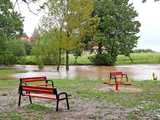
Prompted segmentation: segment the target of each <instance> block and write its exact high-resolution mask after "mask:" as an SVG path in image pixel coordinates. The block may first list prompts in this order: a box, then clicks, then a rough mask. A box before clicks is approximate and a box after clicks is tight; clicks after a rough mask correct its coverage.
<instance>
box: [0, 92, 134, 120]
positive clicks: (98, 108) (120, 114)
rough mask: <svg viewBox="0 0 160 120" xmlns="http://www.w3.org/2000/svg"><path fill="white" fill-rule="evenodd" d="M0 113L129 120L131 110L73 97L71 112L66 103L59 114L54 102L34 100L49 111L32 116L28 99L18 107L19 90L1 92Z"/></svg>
mask: <svg viewBox="0 0 160 120" xmlns="http://www.w3.org/2000/svg"><path fill="white" fill-rule="evenodd" d="M0 98H1V99H0V113H6V112H17V113H18V114H20V115H21V114H22V116H27V117H31V118H32V117H33V118H34V117H35V116H36V115H37V116H39V115H38V114H41V116H42V118H43V120H53V119H54V120H89V119H92V120H111V119H114V120H124V119H127V116H128V113H129V112H131V111H132V110H131V109H127V108H124V107H121V106H119V105H113V104H110V103H107V102H105V101H102V100H98V99H89V98H79V97H74V96H73V97H72V99H70V100H69V102H70V110H69V111H68V110H66V104H65V101H64V102H61V103H60V109H59V112H56V111H55V107H56V106H55V105H56V104H55V103H56V102H53V101H50V100H49V101H48V100H42V99H33V101H34V103H36V104H40V105H42V106H46V107H47V108H48V109H47V111H45V113H44V111H43V110H39V111H38V110H37V111H38V113H36V112H37V111H36V112H35V113H34V114H33V115H32V113H33V112H32V111H31V112H28V110H27V111H26V109H25V107H26V106H28V105H29V100H28V98H27V97H23V99H22V107H20V108H19V107H17V102H18V93H17V90H9V91H1V92H0Z"/></svg>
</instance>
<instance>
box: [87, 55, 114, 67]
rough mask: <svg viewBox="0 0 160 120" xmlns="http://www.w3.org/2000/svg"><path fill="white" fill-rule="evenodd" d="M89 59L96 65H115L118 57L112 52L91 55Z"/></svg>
mask: <svg viewBox="0 0 160 120" xmlns="http://www.w3.org/2000/svg"><path fill="white" fill-rule="evenodd" d="M89 60H90V61H91V62H92V63H93V64H95V65H114V63H115V61H116V58H114V57H112V56H111V55H110V54H107V53H103V54H97V55H94V56H91V57H89Z"/></svg>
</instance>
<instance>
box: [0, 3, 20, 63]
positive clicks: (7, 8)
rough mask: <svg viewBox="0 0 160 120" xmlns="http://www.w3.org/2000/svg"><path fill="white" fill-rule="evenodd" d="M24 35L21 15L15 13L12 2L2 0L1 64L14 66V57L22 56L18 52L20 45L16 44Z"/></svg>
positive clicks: (0, 21)
mask: <svg viewBox="0 0 160 120" xmlns="http://www.w3.org/2000/svg"><path fill="white" fill-rule="evenodd" d="M22 33H23V23H22V17H21V15H20V14H18V13H17V12H15V11H14V9H13V5H12V3H11V2H10V0H1V1H0V43H1V46H0V63H1V64H10V63H12V64H13V59H14V57H15V56H19V55H20V54H19V53H18V51H17V48H18V47H17V45H19V44H16V43H18V42H19V41H16V39H17V38H18V37H19V36H20V35H21V34H22ZM14 43H15V44H14ZM10 44H12V45H10ZM20 44H21V43H20ZM22 53H23V52H22ZM8 58H9V59H8ZM10 59H11V60H12V62H11V61H10ZM15 62H16V57H15V60H14V63H15Z"/></svg>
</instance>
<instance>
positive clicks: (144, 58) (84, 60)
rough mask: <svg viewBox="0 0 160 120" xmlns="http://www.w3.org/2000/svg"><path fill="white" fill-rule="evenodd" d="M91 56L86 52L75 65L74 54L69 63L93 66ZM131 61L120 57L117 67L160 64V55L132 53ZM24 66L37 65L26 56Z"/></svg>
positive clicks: (32, 59) (122, 56)
mask: <svg viewBox="0 0 160 120" xmlns="http://www.w3.org/2000/svg"><path fill="white" fill-rule="evenodd" d="M92 55H93V54H92ZM89 56H91V54H89V53H88V52H84V53H83V54H82V56H80V57H78V59H77V63H75V58H74V56H73V55H72V54H70V56H69V63H70V64H72V65H92V63H91V62H90V60H89V59H88V57H89ZM131 58H132V59H133V63H132V62H131V61H130V59H129V58H128V57H126V56H124V55H119V56H118V57H117V62H116V65H119V64H159V63H160V53H131ZM21 63H22V64H36V59H35V57H34V56H25V57H24V58H23V59H22V61H21Z"/></svg>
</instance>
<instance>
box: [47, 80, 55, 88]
mask: <svg viewBox="0 0 160 120" xmlns="http://www.w3.org/2000/svg"><path fill="white" fill-rule="evenodd" d="M46 82H47V84H48V82H51V85H52V87H54V83H53V81H52V80H46ZM48 85H49V84H48Z"/></svg>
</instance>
